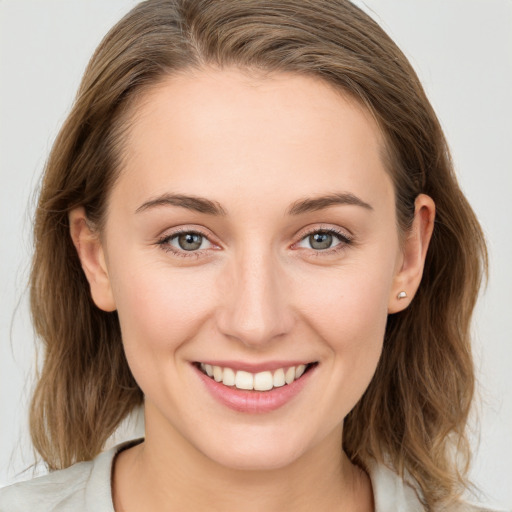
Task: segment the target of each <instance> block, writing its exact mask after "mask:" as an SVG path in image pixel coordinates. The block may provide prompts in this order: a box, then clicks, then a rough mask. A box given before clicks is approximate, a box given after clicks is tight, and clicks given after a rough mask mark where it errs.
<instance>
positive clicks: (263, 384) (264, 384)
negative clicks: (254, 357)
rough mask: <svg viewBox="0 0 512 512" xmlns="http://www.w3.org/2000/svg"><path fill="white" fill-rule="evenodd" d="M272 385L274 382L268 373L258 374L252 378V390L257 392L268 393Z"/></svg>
mask: <svg viewBox="0 0 512 512" xmlns="http://www.w3.org/2000/svg"><path fill="white" fill-rule="evenodd" d="M273 385H274V380H273V379H272V374H271V373H270V372H259V373H257V374H256V375H255V376H254V389H255V390H257V391H268V390H269V389H272V387H273Z"/></svg>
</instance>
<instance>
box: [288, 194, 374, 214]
mask: <svg viewBox="0 0 512 512" xmlns="http://www.w3.org/2000/svg"><path fill="white" fill-rule="evenodd" d="M336 205H353V206H360V207H362V208H365V209H367V210H373V207H372V206H371V205H369V204H368V203H366V202H365V201H363V200H362V199H359V197H357V196H355V195H354V194H352V193H350V192H341V193H336V194H329V195H326V196H320V197H314V198H306V199H300V200H298V201H295V202H294V203H293V204H292V205H291V206H290V208H289V209H288V212H287V213H288V215H300V214H302V213H307V212H314V211H317V210H323V209H324V208H329V207H330V206H336Z"/></svg>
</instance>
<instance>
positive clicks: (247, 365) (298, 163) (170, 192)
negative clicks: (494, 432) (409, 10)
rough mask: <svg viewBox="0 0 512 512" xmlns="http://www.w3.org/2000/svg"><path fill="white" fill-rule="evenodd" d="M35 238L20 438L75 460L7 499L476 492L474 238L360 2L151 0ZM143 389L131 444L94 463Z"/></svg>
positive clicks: (408, 501) (412, 100)
mask: <svg viewBox="0 0 512 512" xmlns="http://www.w3.org/2000/svg"><path fill="white" fill-rule="evenodd" d="M434 220H435V227H434ZM35 239H36V252H35V256H34V264H33V273H32V288H31V290H32V296H31V297H32V311H33V318H34V323H35V326H36V329H37V330H38V332H39V334H40V336H41V337H42V339H43V340H44V342H45V347H46V360H45V364H44V367H43V371H42V374H41V378H40V381H39V383H38V386H37V388H36V391H35V394H34V399H33V403H32V409H31V426H32V437H33V441H34V445H35V447H36V448H37V450H38V451H39V453H40V454H41V456H42V457H43V459H44V460H45V461H46V462H47V464H48V466H49V468H51V469H61V468H68V469H64V470H63V471H57V472H53V473H51V474H50V475H49V476H47V477H44V478H43V479H39V480H34V481H32V482H29V483H25V484H19V485H17V486H13V487H11V488H8V489H7V490H4V491H3V494H1V495H0V496H1V497H0V505H1V507H0V508H1V509H2V510H3V509H5V510H27V509H34V508H35V507H37V506H41V503H43V502H44V503H48V506H46V509H47V510H110V511H111V510H116V511H131V510H140V509H147V510H155V511H158V510H206V509H212V508H213V509H214V510H215V509H218V510H231V509H234V508H235V507H236V508H237V509H239V508H240V507H242V508H243V509H244V510H261V509H263V508H264V509H266V510H267V509H268V510H273V509H278V508H279V509H280V510H282V509H294V510H317V509H321V508H322V509H326V510H365V511H369V510H377V511H381V510H388V509H389V510H424V509H426V510H437V509H441V508H442V507H448V508H449V509H450V510H465V509H468V510H469V508H468V507H467V506H466V505H464V504H462V503H461V502H460V500H459V496H460V494H461V492H462V490H463V489H464V487H465V485H466V480H465V477H464V474H465V471H466V470H467V463H468V460H469V448H468V443H467V439H466V436H465V425H466V420H467V416H468V411H469V407H470V404H471V398H472V393H473V386H474V374H473V366H472V360H471V353H470V346H469V321H470V317H471V313H472V310H473V306H474V302H475V299H476V295H477V292H478V287H479V284H480V278H481V274H482V271H483V270H485V266H486V253H485V244H484V241H483V237H482V233H481V230H480V227H479V225H478V222H477V220H476V218H475V216H474V214H473V212H472V210H471V208H470V207H469V205H468V204H467V201H466V200H465V198H464V196H463V195H462V193H461V192H460V190H459V188H458V185H457V183H456V181H455V178H454V176H453V172H452V168H451V164H450V160H449V155H448V151H447V148H446V143H445V140H444V136H443V134H442V131H441V129H440V126H439V123H438V121H437V119H436V117H435V114H434V112H433V111H432V108H431V106H430V105H429V103H428V101H427V99H426V97H425V94H424V92H423V90H422V88H421V85H420V84H419V82H418V80H417V77H416V76H415V74H414V71H413V70H412V68H411V67H410V65H409V64H408V62H407V61H406V59H405V58H404V56H403V55H402V54H401V52H400V51H399V50H398V48H397V47H396V46H395V45H394V43H392V41H391V40H390V39H389V38H388V37H387V36H386V35H385V34H384V33H383V31H382V30H381V29H380V28H379V27H378V26H377V25H376V24H375V23H374V22H373V21H372V20H371V19H370V18H368V17H367V16H366V15H365V14H363V13H362V12H361V11H360V10H359V9H357V8H356V7H354V6H353V5H352V4H350V3H348V2H339V1H338V2H334V1H325V2H317V1H315V2H309V1H306V2H300V3H297V2H293V1H278V2H276V1H267V2H264V1H253V2H250V1H248V2H245V1H243V2H241V1H239V0H238V1H234V0H233V1H222V2H220V1H212V0H209V1H184V0H181V1H178V0H176V1H154V0H150V1H148V2H144V3H142V4H140V5H139V6H138V7H136V8H135V9H134V10H133V11H132V12H131V13H129V14H128V15H127V16H126V17H125V18H124V19H123V20H121V22H120V23H119V24H118V25H116V27H114V28H113V29H112V31H111V32H110V33H109V34H108V35H107V37H106V38H105V40H104V41H103V43H102V44H101V45H100V47H99V48H98V50H97V52H96V54H95V55H94V56H93V58H92V60H91V63H90V65H89V67H88V69H87V71H86V73H85V76H84V79H83V82H82V85H81V88H80V91H79V95H78V97H77V100H76V103H75V106H74V108H73V110H72V112H71V114H70V116H69V117H68V119H67V121H66V123H65V125H64V127H63V128H62V130H61V133H60V135H59V137H58V139H57V141H56V143H55V145H54V148H53V150H52V154H51V156H50V159H49V161H48V164H47V168H46V173H45V178H44V182H43V188H42V191H41V196H40V202H39V208H38V211H37V215H36V222H35ZM143 401H144V406H145V421H146V432H145V438H144V440H143V441H139V442H137V443H131V444H128V445H123V446H120V447H116V448H115V449H113V450H111V451H109V452H106V453H104V454H102V455H99V456H98V454H99V453H100V451H101V449H102V447H103V445H104V443H105V441H106V439H107V438H108V437H109V436H110V435H111V434H112V432H113V431H114V430H115V428H116V427H117V426H118V425H119V423H120V422H121V420H122V419H123V418H124V417H125V416H126V415H127V414H128V413H130V412H131V411H132V410H133V408H134V407H135V406H137V405H139V404H141V403H142V402H143ZM342 447H343V449H342ZM454 448H455V449H456V450H457V452H456V453H457V456H456V457H455V456H454ZM80 461H88V462H84V463H82V464H76V465H73V464H74V463H75V462H80ZM91 461H92V462H91ZM110 475H112V480H111V477H110ZM198 489H200V491H198Z"/></svg>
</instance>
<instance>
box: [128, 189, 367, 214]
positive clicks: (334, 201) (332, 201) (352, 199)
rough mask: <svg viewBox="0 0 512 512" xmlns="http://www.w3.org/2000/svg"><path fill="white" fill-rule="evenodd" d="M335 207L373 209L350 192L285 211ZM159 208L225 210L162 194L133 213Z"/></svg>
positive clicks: (202, 201)
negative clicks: (349, 206)
mask: <svg viewBox="0 0 512 512" xmlns="http://www.w3.org/2000/svg"><path fill="white" fill-rule="evenodd" d="M337 205H352V206H360V207H362V208H365V209H367V210H373V207H372V206H371V205H369V204H368V203H366V202H365V201H363V200H362V199H360V198H359V197H357V196H355V195H354V194H352V193H350V192H341V193H336V194H329V195H326V196H320V197H314V198H305V199H299V200H298V201H295V202H294V203H292V204H291V206H290V207H289V208H288V210H287V215H301V214H303V213H308V212H313V211H318V210H323V209H325V208H329V207H330V206H337ZM159 206H179V207H181V208H186V209H188V210H193V211H196V212H199V213H206V214H209V215H216V216H225V215H227V213H226V210H224V208H222V206H221V205H220V203H218V202H217V201H212V200H211V199H206V198H204V197H197V196H189V195H183V194H163V195H161V196H158V197H156V198H154V199H150V200H149V201H146V202H145V203H143V204H142V205H141V206H139V207H138V208H137V209H136V210H135V213H139V212H143V211H146V210H149V209H151V208H155V207H159Z"/></svg>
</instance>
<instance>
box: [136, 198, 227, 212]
mask: <svg viewBox="0 0 512 512" xmlns="http://www.w3.org/2000/svg"><path fill="white" fill-rule="evenodd" d="M158 206H180V207H181V208H187V209H188V210H194V211H196V212H199V213H207V214H209V215H218V216H224V215H226V210H224V208H222V206H221V205H220V204H219V203H218V202H217V201H211V200H210V199H206V198H204V197H197V196H186V195H182V194H163V195H161V196H158V197H155V198H154V199H150V200H149V201H146V202H145V203H143V204H141V205H140V206H139V207H138V208H137V209H136V210H135V213H140V212H144V211H146V210H149V209H151V208H156V207H158Z"/></svg>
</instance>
